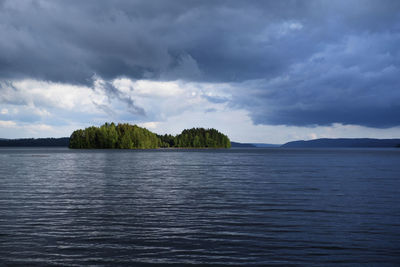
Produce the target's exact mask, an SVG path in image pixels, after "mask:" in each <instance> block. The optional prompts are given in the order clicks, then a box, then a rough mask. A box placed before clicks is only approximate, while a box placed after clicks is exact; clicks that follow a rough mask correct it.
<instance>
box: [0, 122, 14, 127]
mask: <svg viewBox="0 0 400 267" xmlns="http://www.w3.org/2000/svg"><path fill="white" fill-rule="evenodd" d="M16 125H17V124H16V123H15V122H14V121H0V127H1V128H10V127H15V126H16Z"/></svg>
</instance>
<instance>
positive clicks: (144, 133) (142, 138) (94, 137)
mask: <svg viewBox="0 0 400 267" xmlns="http://www.w3.org/2000/svg"><path fill="white" fill-rule="evenodd" d="M69 147H70V148H122V149H134V148H158V147H160V139H159V138H158V137H157V135H156V134H154V133H152V132H150V131H149V130H147V129H145V128H141V127H139V126H137V125H130V124H118V125H115V124H114V123H111V124H109V123H106V124H104V125H102V126H100V127H94V126H92V127H88V128H86V129H85V130H76V131H74V132H73V133H72V135H71V137H70V142H69Z"/></svg>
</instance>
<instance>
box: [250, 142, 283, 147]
mask: <svg viewBox="0 0 400 267" xmlns="http://www.w3.org/2000/svg"><path fill="white" fill-rule="evenodd" d="M252 145H254V146H255V147H260V148H261V147H264V148H265V147H280V146H281V145H276V144H264V143H252Z"/></svg>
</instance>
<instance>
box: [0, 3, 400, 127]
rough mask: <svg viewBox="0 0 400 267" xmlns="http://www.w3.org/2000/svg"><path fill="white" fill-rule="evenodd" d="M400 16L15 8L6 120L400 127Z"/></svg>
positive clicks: (260, 8) (4, 49) (225, 6)
mask: <svg viewBox="0 0 400 267" xmlns="http://www.w3.org/2000/svg"><path fill="white" fill-rule="evenodd" d="M399 10H400V2H399V1H395V0H393V1H390V0H388V1H383V2H382V1H374V0H350V1H344V0H343V1H330V2H326V1H323V2H321V1H314V0H310V1H289V0H288V1H251V2H248V1H246V2H245V1H229V3H228V2H226V1H219V0H216V1H195V2H193V1H186V0H178V1H173V2H170V1H162V0H160V1H152V2H151V3H149V2H148V1H145V0H136V1H122V0H107V1H105V0H104V1H103V0H98V1H92V0H89V1H75V0H73V1H68V3H67V2H65V1H59V0H52V1H50V0H41V1H12V0H3V1H0V36H2V38H1V39H0V91H1V94H0V103H1V105H2V106H1V108H2V109H3V108H5V109H7V110H9V112H8V114H0V119H4V120H6V119H7V120H15V121H24V122H26V123H28V122H29V121H30V122H34V121H35V122H38V123H39V122H43V121H44V120H45V121H46V122H50V121H51V123H60V121H62V123H69V122H71V121H74V120H76V121H77V122H79V123H89V122H92V123H93V122H99V121H102V120H105V119H110V118H116V119H119V120H124V121H136V122H140V123H145V122H153V121H162V120H167V118H168V116H175V115H176V114H180V113H189V112H197V111H199V110H201V112H202V113H204V111H206V110H214V109H215V110H217V112H221V111H222V110H224V109H226V108H227V107H229V108H230V109H232V110H234V109H237V110H246V112H248V116H249V118H251V119H252V122H253V123H255V124H261V125H288V126H300V127H303V126H304V127H310V126H311V127H315V126H332V125H334V124H335V123H336V124H341V125H361V126H367V127H376V128H388V127H389V128H390V127H394V126H398V125H400V119H399V118H400V116H399V115H400V107H399V104H398V103H400V95H399V90H398V88H397V85H398V84H400V78H399V77H400V75H398V74H399V70H400V65H399V64H400V63H399V62H400V35H399V30H400V13H399ZM15 109H16V110H17V111H18V112H13V110H15ZM212 113H214V112H208V114H212Z"/></svg>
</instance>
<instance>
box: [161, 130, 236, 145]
mask: <svg viewBox="0 0 400 267" xmlns="http://www.w3.org/2000/svg"><path fill="white" fill-rule="evenodd" d="M158 137H159V138H160V139H161V143H162V144H163V145H164V147H182V148H230V147H231V141H230V140H229V138H228V137H227V136H226V135H224V134H222V133H220V132H218V131H217V130H215V129H204V128H192V129H187V130H183V131H182V133H181V134H179V135H177V136H175V137H174V136H172V135H160V136H158Z"/></svg>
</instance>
